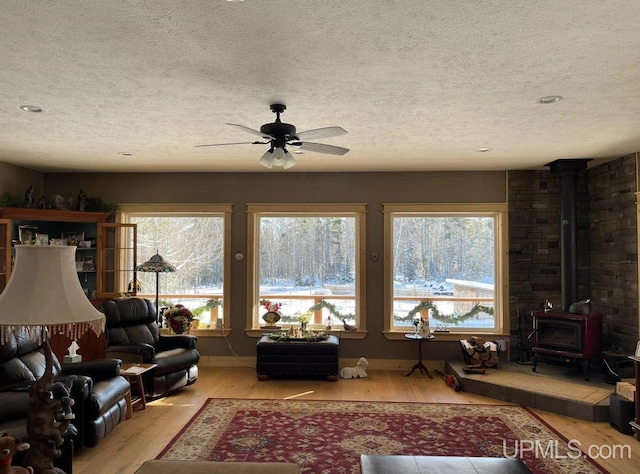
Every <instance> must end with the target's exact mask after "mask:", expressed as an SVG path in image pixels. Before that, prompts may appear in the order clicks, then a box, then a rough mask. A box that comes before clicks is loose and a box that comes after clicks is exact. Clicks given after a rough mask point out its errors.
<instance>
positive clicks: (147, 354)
mask: <svg viewBox="0 0 640 474" xmlns="http://www.w3.org/2000/svg"><path fill="white" fill-rule="evenodd" d="M101 309H102V312H103V313H104V315H105V317H106V329H105V337H106V339H107V343H106V354H107V357H115V358H118V359H122V360H123V361H125V362H135V363H147V364H156V365H157V367H156V368H155V369H154V370H151V371H149V373H148V374H145V375H146V376H143V377H144V387H145V392H147V395H148V396H149V397H151V398H158V397H161V396H164V395H167V394H168V393H170V392H173V391H175V390H178V389H181V388H183V387H185V386H187V385H191V384H193V383H195V381H196V379H197V378H198V361H199V360H200V354H199V353H198V351H197V349H196V344H197V341H198V338H197V337H195V336H191V335H188V334H181V335H176V336H163V335H162V334H160V328H159V327H158V323H157V322H156V308H155V305H154V303H153V302H151V300H148V299H145V298H118V299H114V300H109V301H105V302H104V303H103V304H102V308H101Z"/></svg>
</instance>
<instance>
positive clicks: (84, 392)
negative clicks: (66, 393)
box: [0, 328, 130, 448]
mask: <svg viewBox="0 0 640 474" xmlns="http://www.w3.org/2000/svg"><path fill="white" fill-rule="evenodd" d="M51 355H52V358H53V374H54V381H61V382H64V381H65V380H66V378H67V377H68V376H69V375H75V376H76V380H75V381H74V383H73V385H72V386H71V396H72V398H73V400H74V402H75V404H74V405H73V407H72V410H73V414H74V415H75V419H74V420H72V424H73V425H74V426H75V428H76V429H77V431H78V434H77V436H76V437H75V439H74V441H73V444H74V445H75V447H76V448H82V447H91V446H95V445H97V444H98V443H99V442H100V440H101V439H103V438H104V437H105V436H107V434H109V433H110V432H111V431H113V429H114V428H115V427H116V426H117V425H118V424H119V423H120V422H122V421H124V420H125V419H126V414H127V394H128V393H129V390H130V386H129V382H128V381H127V380H126V379H125V378H124V377H122V376H121V375H119V373H120V366H121V364H122V361H120V360H117V359H100V360H95V361H90V362H80V363H75V364H60V361H59V360H58V358H57V357H56V355H55V354H53V353H52V354H51ZM44 371H45V355H44V348H43V346H42V342H41V332H40V330H36V331H34V332H32V333H29V332H27V331H26V330H25V329H24V328H16V329H14V330H13V332H12V334H11V336H10V338H9V340H8V341H6V342H4V343H3V344H0V432H8V433H9V434H11V435H12V436H17V437H20V438H23V439H27V440H28V438H27V436H26V414H27V407H28V405H29V387H30V386H31V385H33V383H34V382H35V381H36V380H37V379H39V378H40V377H42V375H43V374H44Z"/></svg>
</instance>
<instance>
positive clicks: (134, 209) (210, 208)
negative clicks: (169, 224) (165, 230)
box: [116, 203, 233, 336]
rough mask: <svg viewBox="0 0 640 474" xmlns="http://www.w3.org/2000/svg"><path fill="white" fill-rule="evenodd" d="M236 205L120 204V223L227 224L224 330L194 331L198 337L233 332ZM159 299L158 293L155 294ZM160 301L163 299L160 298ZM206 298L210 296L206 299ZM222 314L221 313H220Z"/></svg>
mask: <svg viewBox="0 0 640 474" xmlns="http://www.w3.org/2000/svg"><path fill="white" fill-rule="evenodd" d="M232 214H233V204H231V203H217V204H120V205H119V211H118V213H117V214H116V222H121V223H130V220H129V217H130V216H136V217H172V216H175V217H192V216H195V217H197V216H202V217H204V216H206V217H222V218H223V222H224V243H223V245H224V252H223V253H224V263H223V272H224V282H225V285H224V288H223V291H222V301H223V304H222V314H221V317H222V323H223V328H222V329H216V328H213V327H212V328H209V329H207V328H198V329H195V328H194V329H192V330H191V331H192V332H193V333H196V334H197V335H198V336H227V335H228V334H229V332H230V331H231V284H230V282H231V217H232ZM153 296H154V298H155V293H154V294H153ZM159 296H160V297H162V296H163V295H162V294H160V295H159ZM165 296H166V297H172V298H176V297H184V298H187V299H188V298H193V297H194V296H195V295H177V294H171V295H165ZM204 296H206V295H204ZM218 314H220V313H218Z"/></svg>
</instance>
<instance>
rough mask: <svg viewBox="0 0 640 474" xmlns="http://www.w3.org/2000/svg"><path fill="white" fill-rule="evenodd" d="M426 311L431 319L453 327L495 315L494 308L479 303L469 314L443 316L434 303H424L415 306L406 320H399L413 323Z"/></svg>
mask: <svg viewBox="0 0 640 474" xmlns="http://www.w3.org/2000/svg"><path fill="white" fill-rule="evenodd" d="M425 309H427V310H429V311H430V318H433V319H437V320H438V321H440V322H442V323H444V324H452V325H455V324H457V323H460V322H463V321H466V320H467V319H471V318H473V317H474V316H476V315H477V314H479V313H487V314H491V315H493V308H491V307H489V306H484V305H481V304H479V303H476V304H475V305H473V308H471V310H470V311H469V312H468V313H464V314H461V315H458V316H456V315H455V314H442V313H441V312H440V311H438V307H437V306H436V305H435V304H434V303H432V302H431V301H423V302H421V303H420V304H418V305H417V306H415V307H414V308H413V309H412V310H411V311H409V312H408V313H407V315H406V316H405V317H404V318H399V319H401V320H403V321H411V320H412V319H413V317H414V316H415V315H416V314H417V313H419V312H420V311H423V310H425Z"/></svg>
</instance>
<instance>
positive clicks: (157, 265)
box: [136, 250, 176, 325]
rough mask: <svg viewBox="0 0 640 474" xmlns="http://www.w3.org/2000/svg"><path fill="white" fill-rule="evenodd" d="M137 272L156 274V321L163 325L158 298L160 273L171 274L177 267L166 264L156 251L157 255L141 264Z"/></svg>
mask: <svg viewBox="0 0 640 474" xmlns="http://www.w3.org/2000/svg"><path fill="white" fill-rule="evenodd" d="M136 271H137V272H143V273H155V274H156V321H158V324H160V325H161V323H162V321H160V308H159V303H160V301H159V299H158V296H159V294H160V273H169V272H175V271H176V267H174V266H173V265H171V264H170V263H169V262H166V261H165V260H164V258H162V256H161V255H160V254H159V253H158V251H157V250H156V254H155V255H154V256H153V257H151V258H150V259H149V260H147V261H146V262H144V263H141V264H140V265H138V266H137V267H136Z"/></svg>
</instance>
